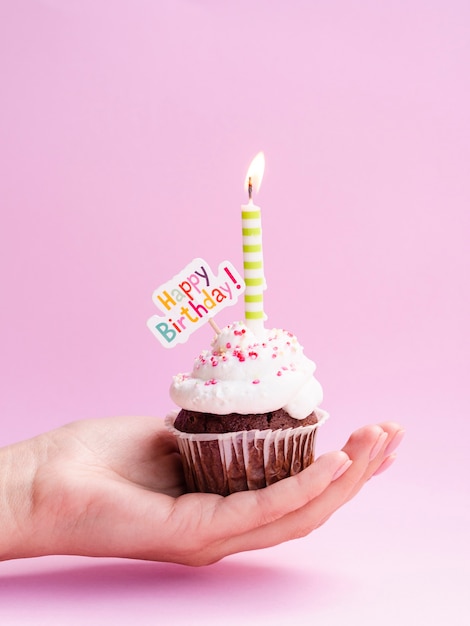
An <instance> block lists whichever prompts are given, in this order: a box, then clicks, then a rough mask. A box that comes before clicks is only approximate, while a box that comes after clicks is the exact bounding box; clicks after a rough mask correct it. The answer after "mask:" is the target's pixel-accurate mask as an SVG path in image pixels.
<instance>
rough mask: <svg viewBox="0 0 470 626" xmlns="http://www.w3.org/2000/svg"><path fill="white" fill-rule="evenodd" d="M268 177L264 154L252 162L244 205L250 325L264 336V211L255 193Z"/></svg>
mask: <svg viewBox="0 0 470 626" xmlns="http://www.w3.org/2000/svg"><path fill="white" fill-rule="evenodd" d="M263 173H264V154H263V153H262V152H260V153H259V154H257V155H256V157H255V158H254V159H253V161H252V162H251V165H250V167H249V169H248V173H247V175H246V180H245V187H246V189H247V191H248V204H243V205H242V236H243V272H244V279H245V284H246V290H245V320H246V325H247V326H248V328H250V329H251V330H252V331H253V332H254V333H261V332H262V330H263V328H264V320H265V318H266V316H265V314H264V309H263V291H264V290H265V289H266V281H265V278H264V269H263V241H262V233H261V209H260V208H259V206H256V205H255V204H254V202H253V198H252V190H253V189H255V191H257V190H258V189H259V187H260V185H261V179H262V178H263Z"/></svg>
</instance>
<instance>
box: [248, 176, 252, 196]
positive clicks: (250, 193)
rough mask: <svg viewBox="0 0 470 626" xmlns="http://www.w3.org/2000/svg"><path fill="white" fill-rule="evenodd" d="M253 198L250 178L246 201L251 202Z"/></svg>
mask: <svg viewBox="0 0 470 626" xmlns="http://www.w3.org/2000/svg"><path fill="white" fill-rule="evenodd" d="M252 197H253V183H252V182H251V176H250V177H249V179H248V199H249V200H251V198H252Z"/></svg>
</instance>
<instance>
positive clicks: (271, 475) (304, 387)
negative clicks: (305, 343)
mask: <svg viewBox="0 0 470 626" xmlns="http://www.w3.org/2000/svg"><path fill="white" fill-rule="evenodd" d="M314 371H315V363H314V362H313V361H311V360H310V359H308V358H307V357H306V356H305V355H304V353H303V348H302V346H301V345H300V343H299V342H298V340H297V338H296V337H295V335H293V334H292V333H290V332H287V331H285V330H280V329H271V330H268V329H263V332H262V333H261V334H260V333H257V334H256V335H255V334H254V333H253V332H252V331H251V330H250V329H249V328H248V327H247V326H246V325H245V323H244V322H236V323H233V324H230V325H229V326H226V327H225V328H223V329H222V330H221V331H220V332H219V333H218V334H217V335H216V336H215V338H214V340H213V342H212V345H211V348H210V349H209V350H203V351H202V352H201V353H200V354H199V356H198V357H197V358H196V360H195V362H194V366H193V369H192V372H191V373H186V374H178V375H177V376H175V377H174V379H173V383H172V385H171V388H170V396H171V398H172V400H173V401H174V402H175V404H176V405H177V406H178V407H180V410H179V411H174V412H172V413H171V414H170V415H169V416H168V417H167V420H166V423H167V426H168V428H169V429H170V430H171V432H173V433H174V434H175V435H176V437H177V440H178V446H179V449H180V452H181V456H182V461H183V467H184V473H185V478H186V483H187V487H188V490H189V491H198V492H207V493H218V494H220V495H228V494H230V493H233V492H236V491H245V490H248V489H260V488H263V487H266V486H267V485H270V484H272V483H275V482H277V481H278V480H281V479H283V478H286V477H287V476H292V475H294V474H297V473H298V472H300V471H301V470H303V469H304V468H305V467H307V466H308V465H310V464H311V463H313V461H314V444H315V435H316V429H317V427H318V426H319V425H321V424H322V423H323V422H324V421H325V420H326V419H327V417H328V414H327V413H326V412H325V411H323V410H322V409H320V408H319V405H320V404H321V402H322V399H323V392H322V388H321V386H320V383H319V382H318V381H317V380H316V379H315V377H314Z"/></svg>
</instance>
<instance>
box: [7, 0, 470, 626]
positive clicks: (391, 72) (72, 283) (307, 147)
mask: <svg viewBox="0 0 470 626" xmlns="http://www.w3.org/2000/svg"><path fill="white" fill-rule="evenodd" d="M469 66H470V5H469V3H468V2H467V1H466V0H461V1H459V0H411V1H410V0H407V1H406V0H398V1H396V2H389V3H386V2H372V1H357V2H347V1H346V0H343V1H342V0H333V1H326V0H319V1H308V0H298V1H296V2H289V3H287V2H281V1H276V0H274V1H273V0H272V1H268V0H258V1H251V2H250V1H248V0H241V1H237V2H236V3H235V2H225V3H224V2H220V1H217V0H186V1H184V0H172V1H170V0H161V1H154V2H152V1H151V0H132V1H131V0H127V1H125V0H113V1H110V0H109V1H107V0H97V1H91V0H42V1H41V0H36V1H33V0H15V1H14V2H8V1H7V0H0V81H1V83H0V207H1V226H0V255H1V256H0V285H1V296H0V297H1V307H0V346H1V347H0V385H1V393H0V420H1V424H0V443H1V444H7V443H10V442H13V441H17V440H20V439H23V438H26V437H30V436H33V435H35V434H36V433H39V432H42V431H44V430H46V429H51V428H53V427H56V426H59V425H61V424H63V423H65V422H68V421H71V420H73V419H78V418H85V417H95V416H97V417H99V416H105V415H113V414H135V415H139V414H151V415H163V414H165V412H166V411H167V410H168V409H169V408H171V403H170V400H169V398H168V393H167V390H168V386H169V383H170V380H171V375H172V374H174V373H176V372H178V371H181V370H186V369H187V368H188V367H189V366H190V363H191V362H192V358H193V357H194V356H195V354H196V353H197V352H198V351H199V349H200V348H201V347H202V346H204V345H205V344H207V342H208V341H209V339H210V337H211V334H212V333H211V331H210V329H209V327H205V328H204V329H202V330H200V331H198V333H196V334H195V335H193V337H192V338H191V339H190V340H189V341H188V343H187V344H186V345H184V346H181V347H178V348H175V349H174V350H171V351H166V350H164V349H163V348H162V347H161V346H160V345H159V343H158V342H157V341H156V340H155V339H154V338H153V337H152V335H151V334H150V332H149V331H148V329H147V328H146V324H145V323H146V319H147V318H148V317H149V316H150V315H152V314H153V313H154V312H155V311H156V309H155V308H154V306H153V304H152V302H151V299H150V298H151V294H152V291H153V289H154V288H155V287H157V286H158V285H159V284H160V283H162V282H165V281H166V280H167V279H168V278H170V277H171V276H172V275H173V274H175V273H177V272H178V271H179V270H180V269H181V268H182V267H183V266H184V265H185V264H186V263H187V262H188V261H190V260H191V259H192V258H194V257H196V256H202V257H203V258H205V259H207V260H208V261H209V262H210V263H211V264H213V265H214V266H216V265H217V264H218V263H219V261H221V260H224V259H229V260H231V261H232V262H233V263H234V264H235V265H236V266H237V267H239V268H240V267H241V261H242V259H241V232H240V215H239V211H240V204H241V203H242V202H244V201H245V194H244V191H243V179H244V176H245V172H246V169H247V167H248V164H249V162H250V160H251V158H252V157H253V156H254V155H255V154H256V153H257V152H258V150H264V152H265V155H266V160H267V168H266V173H265V178H264V181H263V186H262V189H261V191H260V193H259V195H258V197H257V200H258V202H259V204H260V205H261V207H262V209H263V232H264V253H265V264H266V275H267V281H268V291H267V292H266V297H265V300H266V311H267V313H268V316H269V320H268V325H270V326H282V327H285V328H288V329H290V330H293V331H294V332H295V333H296V334H297V335H298V337H299V339H300V340H301V342H302V343H303V345H304V346H305V349H306V353H307V354H308V355H309V356H311V357H312V358H313V359H314V360H315V361H316V362H317V365H318V369H317V373H318V378H319V379H320V381H321V382H322V384H323V387H324V391H325V402H324V406H325V408H326V409H327V410H329V412H330V413H331V421H330V422H329V423H328V425H326V426H325V427H324V429H322V431H321V436H320V437H319V442H318V446H319V452H322V451H326V450H328V449H331V448H336V447H338V446H340V445H342V443H343V442H344V441H345V439H346V438H347V436H348V434H349V432H350V431H351V430H352V429H354V428H356V427H358V426H360V425H362V424H364V423H368V422H375V421H381V420H386V419H398V420H399V421H401V422H402V423H403V424H404V425H405V427H406V429H407V438H406V440H405V442H404V444H403V446H402V448H401V451H400V456H399V459H398V461H397V462H396V464H395V466H394V467H393V468H392V469H391V470H389V472H388V473H387V474H384V475H383V476H382V477H380V479H379V478H377V479H376V480H374V481H371V483H369V485H367V487H366V488H365V489H364V491H363V492H362V493H361V494H360V496H358V497H357V498H356V500H354V501H353V502H352V503H350V504H349V505H348V506H346V507H344V508H343V509H342V510H341V511H339V512H338V513H337V514H336V516H334V517H333V518H332V519H331V520H330V522H329V523H328V524H327V525H325V526H324V527H323V528H321V529H320V530H318V531H317V532H315V533H314V534H312V535H311V536H309V537H307V538H305V539H303V540H299V541H296V542H291V543H289V544H286V545H282V546H279V547H277V548H273V549H270V550H265V551H260V552H254V553H247V554H242V555H237V556H234V557H232V558H229V559H226V560H225V561H223V562H222V563H219V564H217V565H215V566H212V567H209V568H203V569H197V570H192V569H190V568H185V567H179V566H174V565H167V564H152V563H142V562H126V561H120V560H112V559H111V560H92V559H85V558H76V557H74V558H72V557H48V558H41V559H36V560H28V559H27V560H24V561H21V562H9V563H2V564H0V617H2V618H3V619H2V623H3V622H4V623H5V624H6V623H8V624H35V625H43V624H54V625H55V624H64V623H67V624H71V625H75V624H77V625H78V624H80V625H82V624H84V623H87V624H104V623H116V624H129V623H131V621H132V623H133V622H134V621H136V622H138V623H140V624H154V623H167V621H168V620H170V619H171V621H172V623H176V624H180V623H181V624H183V623H190V624H206V625H209V624H219V623H226V624H232V623H235V621H237V623H243V622H245V623H248V624H249V623H255V621H256V623H257V624H259V625H264V624H285V623H287V622H288V621H289V619H292V620H298V621H299V623H319V624H328V625H335V624H341V625H343V624H345V623H352V624H361V625H368V624H377V623H381V624H384V625H388V624H390V625H391V624H394V625H395V624H397V623H401V624H425V623H426V624H444V623H446V624H464V623H465V624H466V623H468V605H467V602H468V600H467V598H468V580H469V573H470V572H469V565H468V564H469V556H470V555H469V550H468V548H469V541H468V527H469V521H470V520H469V517H470V514H469V512H468V500H469V498H468V496H469V491H468V465H467V449H468V444H467V440H468V438H469V436H470V426H469V424H470V422H469V420H468V417H467V415H466V414H465V415H464V412H463V407H464V405H467V404H468V397H467V396H468V394H467V388H468V372H469V367H468V357H469V332H468V319H469V312H470V311H469V309H470V307H469V304H470V297H469V289H468V287H469V285H468V282H469V281H468V273H469V272H468V270H469V268H468V261H469V253H468V236H469V221H470V220H469V206H470V176H469V170H470V158H469V157H470V121H469V110H470V87H469V78H468V76H469ZM242 316H243V309H242V305H241V304H240V305H237V307H235V309H227V310H226V311H224V312H222V313H221V314H220V319H219V318H218V320H217V321H218V323H219V325H222V324H224V323H226V322H228V321H230V320H231V319H232V318H240V317H242ZM221 619H222V620H223V622H221ZM238 620H241V622H239V621H238Z"/></svg>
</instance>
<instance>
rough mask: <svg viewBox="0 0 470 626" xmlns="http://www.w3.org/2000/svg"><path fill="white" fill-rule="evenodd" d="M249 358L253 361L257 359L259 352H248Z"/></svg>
mask: <svg viewBox="0 0 470 626" xmlns="http://www.w3.org/2000/svg"><path fill="white" fill-rule="evenodd" d="M248 356H249V357H250V358H251V359H257V358H258V353H257V352H248Z"/></svg>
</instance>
